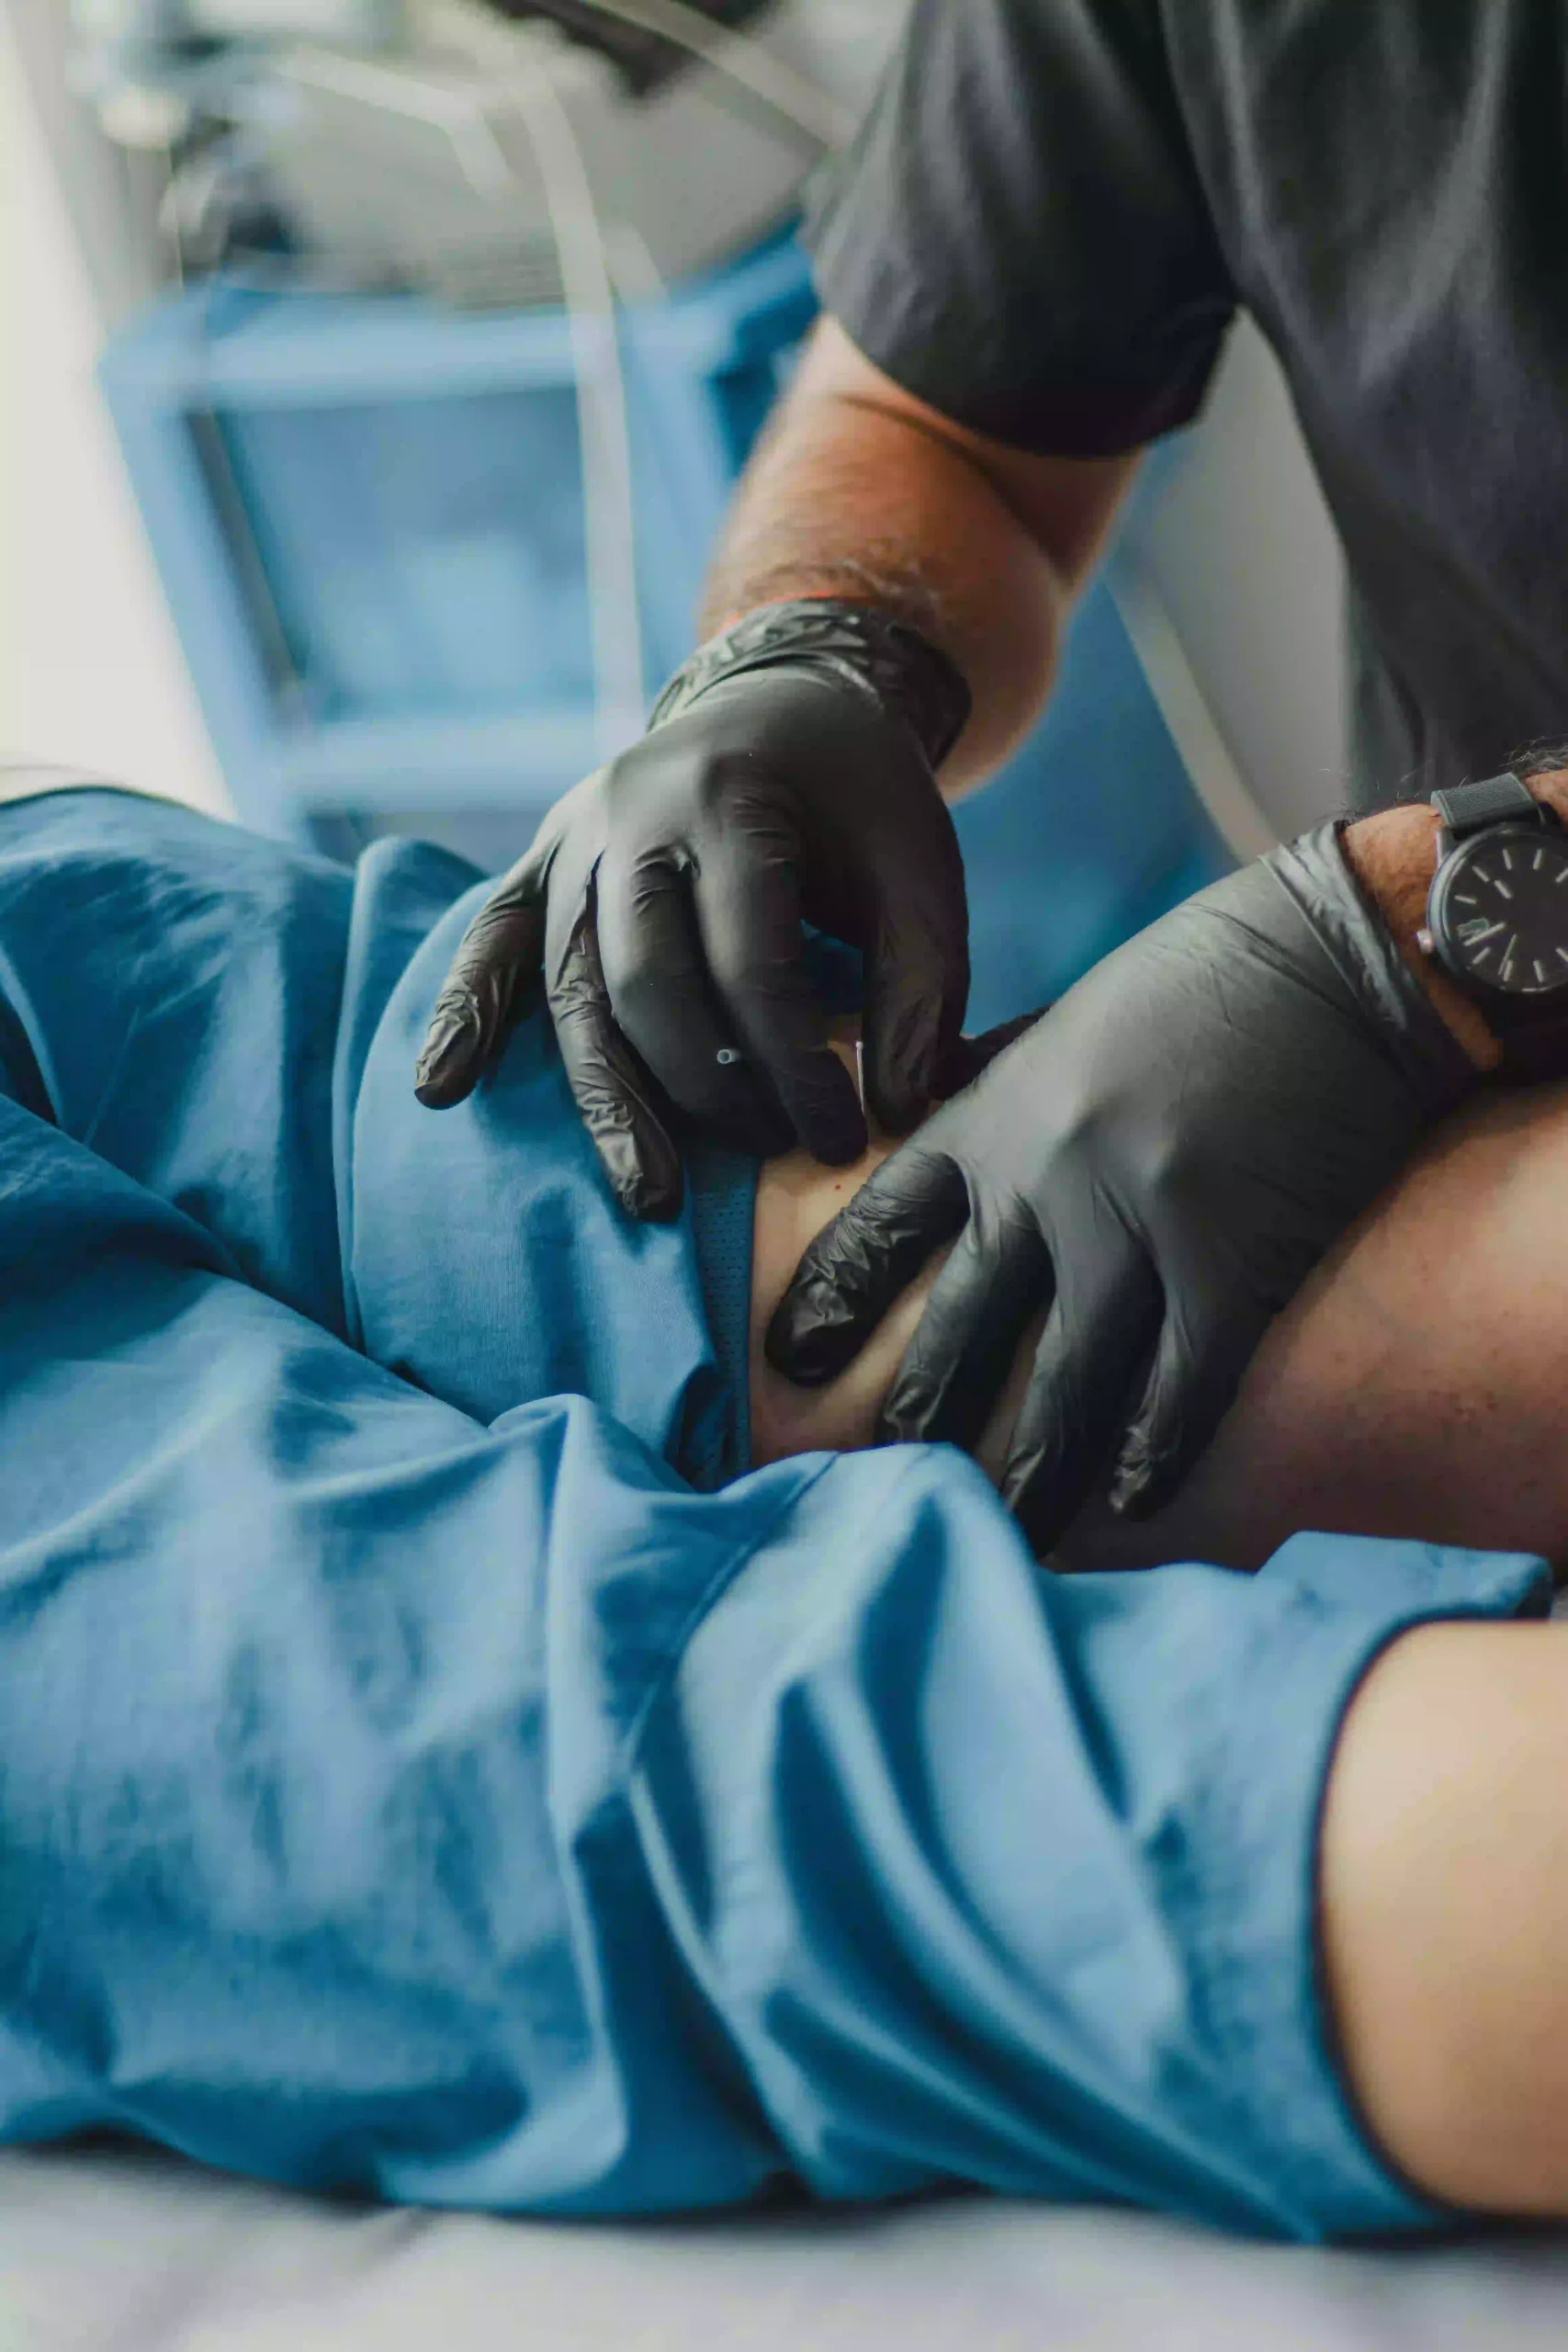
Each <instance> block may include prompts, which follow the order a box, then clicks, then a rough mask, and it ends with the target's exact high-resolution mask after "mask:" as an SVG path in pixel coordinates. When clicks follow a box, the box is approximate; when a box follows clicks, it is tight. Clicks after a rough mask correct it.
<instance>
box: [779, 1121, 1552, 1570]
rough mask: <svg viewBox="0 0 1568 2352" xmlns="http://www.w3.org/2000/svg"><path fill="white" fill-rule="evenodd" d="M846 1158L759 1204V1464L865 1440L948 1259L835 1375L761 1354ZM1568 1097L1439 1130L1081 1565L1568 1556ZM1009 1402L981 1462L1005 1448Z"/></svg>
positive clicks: (1086, 1522) (803, 1167) (790, 1175)
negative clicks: (1340, 1555) (1301, 1557)
mask: <svg viewBox="0 0 1568 2352" xmlns="http://www.w3.org/2000/svg"><path fill="white" fill-rule="evenodd" d="M888 1148H889V1147H888V1146H887V1145H886V1144H878V1145H876V1146H875V1147H874V1148H873V1150H872V1151H871V1152H870V1153H868V1154H867V1156H866V1158H865V1159H864V1160H863V1161H861V1162H859V1163H857V1165H856V1166H855V1167H853V1168H849V1169H840V1170H826V1169H821V1168H818V1167H817V1166H816V1165H815V1163H813V1162H811V1161H809V1160H807V1159H805V1158H804V1156H803V1155H801V1156H797V1157H795V1158H792V1159H786V1160H780V1161H775V1162H773V1163H771V1164H770V1165H769V1167H767V1168H766V1169H764V1170H763V1172H762V1180H761V1188H760V1192H759V1197H758V1204H757V1224H756V1238H755V1264H754V1270H753V1271H754V1279H753V1288H752V1335H753V1349H752V1427H753V1442H754V1446H755V1449H756V1453H757V1457H758V1459H759V1460H762V1461H767V1460H771V1459H773V1458H774V1457H775V1456H776V1455H778V1454H782V1453H801V1452H804V1451H806V1450H807V1449H810V1448H814V1447H817V1446H831V1447H853V1446H863V1445H867V1444H869V1443H870V1442H872V1437H873V1433H874V1426H875V1419H876V1414H877V1410H878V1408H879V1407H880V1405H881V1402H882V1399H883V1397H885V1396H886V1392H887V1388H888V1386H889V1385H890V1383H891V1380H892V1376H893V1373H894V1369H895V1367H896V1365H897V1361H898V1358H899V1356H900V1354H901V1352H902V1351H903V1348H904V1345H905V1343H906V1341H907V1340H908V1335H909V1333H910V1331H911V1330H912V1329H913V1328H914V1324H915V1321H916V1319H917V1318H918V1316H919V1307H920V1305H921V1303H922V1301H923V1298H924V1295H925V1291H926V1288H927V1287H928V1285H929V1283H930V1281H931V1278H932V1277H933V1275H934V1272H935V1263H934V1261H933V1264H932V1265H931V1267H929V1268H928V1269H927V1272H926V1274H925V1275H924V1276H923V1277H922V1279H921V1281H920V1282H919V1283H916V1284H914V1285H912V1286H911V1288H910V1290H909V1291H908V1292H906V1294H905V1295H904V1297H903V1298H902V1299H901V1300H900V1301H899V1303H898V1305H897V1307H896V1308H895V1309H894V1311H893V1313H892V1314H891V1315H890V1316H889V1317H887V1319H886V1323H885V1324H884V1326H883V1328H882V1329H881V1330H880V1331H879V1332H878V1333H877V1335H876V1339H875V1340H874V1342H873V1344H872V1345H871V1346H870V1347H868V1348H867V1349H866V1351H865V1353H864V1354H863V1356H862V1358H861V1359H860V1361H859V1362H858V1363H856V1364H854V1365H852V1367H851V1368H850V1370H849V1372H848V1373H847V1374H845V1375H844V1376H843V1378H842V1379H840V1381H838V1382H836V1383H834V1384H833V1385H832V1386H830V1387H828V1388H825V1389H819V1390H816V1391H805V1390H801V1389H796V1388H794V1387H792V1386H791V1385H790V1384H789V1383H788V1382H787V1381H784V1380H782V1379H780V1378H779V1376H778V1375H777V1374H774V1373H772V1372H770V1371H769V1370H768V1369H767V1367H766V1365H765V1364H764V1363H763V1362H762V1359H761V1333H762V1331H763V1330H764V1329H765V1328H766V1322H767V1317H768V1314H769V1312H770V1311H771V1309H772V1306H773V1302H774V1301H775V1299H776V1298H777V1297H778V1296H779V1295H781V1294H782V1291H783V1289H784V1284H785V1283H786V1282H787V1281H788V1278H789V1275H790V1272H792V1270H793V1267H794V1264H795V1259H796V1258H797V1256H798V1254H799V1251H800V1250H801V1249H802V1248H803V1247H804V1245H805V1243H806V1241H807V1239H809V1238H810V1237H811V1235H812V1234H814V1233H815V1232H816V1231H817V1230H818V1228H819V1227H821V1226H822V1225H824V1224H825V1223H826V1222H827V1220H828V1218H829V1217H830V1216H832V1215H833V1214H834V1213H835V1212H836V1211H837V1210H838V1209H839V1208H840V1207H841V1206H842V1205H843V1203H844V1202H845V1201H846V1200H848V1199H849V1198H850V1197H851V1195H852V1193H854V1192H855V1191H856V1190H857V1189H858V1187H859V1186H860V1185H861V1184H862V1183H863V1182H865V1179H866V1177H867V1176H868V1175H869V1174H870V1172H871V1170H872V1169H873V1168H874V1166H875V1165H876V1163H877V1160H878V1159H881V1158H882V1157H884V1156H885V1154H886V1150H887V1149H888ZM1565 1398H1568V1086H1552V1087H1535V1088H1529V1089H1515V1090H1507V1091H1503V1090H1498V1091H1495V1092H1493V1093H1490V1094H1489V1095H1487V1096H1486V1097H1484V1098H1483V1099H1482V1100H1481V1101H1479V1102H1478V1103H1476V1104H1475V1105H1474V1106H1472V1108H1471V1109H1469V1110H1468V1111H1466V1112H1465V1113H1463V1114H1461V1115H1460V1116H1459V1117H1457V1118H1455V1119H1454V1120H1452V1121H1450V1122H1449V1123H1448V1124H1447V1125H1444V1126H1443V1127H1442V1128H1440V1129H1439V1130H1438V1132H1437V1133H1436V1134H1435V1135H1434V1136H1432V1138H1431V1140H1430V1141H1429V1142H1428V1144H1427V1147H1426V1148H1425V1149H1424V1150H1423V1151H1422V1152H1421V1153H1420V1154H1419V1155H1418V1157H1417V1158H1416V1160H1415V1161H1414V1162H1413V1163H1412V1165H1411V1167H1410V1168H1409V1169H1408V1170H1406V1172H1405V1174H1404V1176H1403V1178H1402V1179H1401V1180H1400V1182H1398V1183H1397V1184H1396V1185H1395V1186H1394V1187H1393V1189H1392V1190H1391V1191H1390V1192H1388V1193H1385V1194H1384V1195H1383V1197H1382V1200H1380V1201H1379V1202H1378V1203H1377V1204H1375V1205H1374V1206H1373V1208H1372V1209H1371V1211H1370V1212H1369V1213H1368V1215H1367V1216H1365V1217H1364V1218H1363V1219H1362V1220H1361V1222H1360V1223H1359V1225H1358V1226H1357V1227H1354V1228H1353V1229H1352V1231H1351V1232H1350V1234H1349V1235H1348V1236H1347V1238H1345V1239H1344V1240H1343V1241H1342V1242H1340V1243H1339V1244H1338V1245H1337V1248H1336V1249H1335V1250H1333V1251H1331V1253H1330V1254H1329V1256H1328V1257H1327V1258H1326V1259H1325V1261H1324V1263H1323V1265H1322V1266H1321V1267H1320V1268H1319V1269H1318V1271H1317V1272H1316V1273H1315V1274H1314V1276H1313V1278H1312V1280H1311V1281H1310V1282H1309V1283H1307V1285H1306V1287H1305V1288H1304V1289H1303V1292H1302V1293H1301V1295H1299V1296H1298V1297H1297V1299H1296V1300H1295V1301H1294V1302H1293V1304H1292V1306H1290V1307H1289V1308H1288V1309H1287V1310H1286V1312H1285V1313H1284V1314H1283V1315H1281V1316H1280V1319H1279V1321H1278V1322H1277V1323H1276V1324H1275V1326H1274V1328H1273V1329H1272V1330H1271V1331H1270V1333H1269V1337H1268V1339H1267V1340H1265V1342H1264V1345H1263V1347H1262V1349H1261V1351H1259V1353H1258V1357H1257V1358H1256V1360H1255V1361H1254V1363H1253V1364H1252V1366H1251V1369H1250V1371H1249V1372H1248V1374H1247V1379H1246V1381H1245V1382H1244V1384H1243V1386H1242V1390H1241V1394H1240V1397H1238V1399H1237V1401H1236V1403H1235V1406H1234V1408H1232V1410H1231V1412H1230V1414H1229V1416H1228V1418H1227V1419H1226V1420H1225V1422H1224V1425H1223V1427H1222V1428H1221V1430H1220V1432H1219V1435H1218V1437H1217V1438H1216V1440H1215V1442H1214V1443H1213V1446H1212V1447H1211V1448H1210V1450H1209V1453H1208V1454H1207V1455H1206V1456H1205V1458H1204V1460H1203V1461H1202V1462H1201V1464H1199V1466H1198V1469H1197V1470H1196V1471H1195V1472H1194V1474H1193V1476H1192V1477H1191V1479H1190V1482H1189V1484H1188V1486H1187V1487H1186V1488H1185V1489H1184V1490H1183V1492H1182V1493H1181V1494H1180V1495H1179V1496H1178V1497H1177V1498H1176V1500H1175V1502H1174V1503H1173V1504H1172V1505H1171V1506H1170V1507H1169V1508H1168V1510H1165V1511H1163V1512H1161V1513H1160V1514H1159V1515H1158V1516H1157V1517H1156V1518H1154V1519H1152V1520H1148V1521H1143V1522H1141V1523H1139V1522H1129V1521H1124V1520H1119V1519H1117V1518H1115V1517H1113V1516H1112V1514H1111V1512H1110V1511H1109V1510H1106V1509H1104V1508H1098V1509H1091V1510H1089V1511H1087V1512H1086V1513H1085V1514H1084V1516H1083V1518H1082V1519H1081V1520H1080V1521H1079V1522H1078V1524H1077V1527H1076V1528H1074V1530H1073V1531H1072V1532H1071V1535H1070V1536H1069V1537H1068V1539H1067V1541H1066V1544H1064V1545H1063V1547H1062V1550H1061V1554H1060V1555H1059V1556H1060V1558H1061V1560H1062V1562H1063V1564H1064V1565H1066V1566H1073V1567H1146V1566H1154V1565H1156V1564H1157V1563H1159V1562H1161V1561H1168V1560H1177V1559H1200V1560H1210V1561H1214V1562H1217V1563H1219V1564H1221V1565H1223V1566H1234V1567H1257V1566H1260V1565H1261V1563H1262V1562H1263V1561H1264V1560H1265V1559H1267V1557H1268V1556H1269V1553H1270V1552H1272V1551H1273V1550H1274V1549H1275V1548H1276V1547H1277V1546H1278V1545H1279V1544H1280V1543H1282V1542H1283V1541H1284V1539H1285V1538H1286V1537H1287V1536H1288V1535H1291V1534H1293V1533H1294V1532H1296V1531H1297V1530H1298V1529H1301V1528H1303V1527H1310V1528H1320V1529H1326V1530H1330V1531H1334V1532H1345V1533H1353V1534H1364V1535H1408V1536H1419V1537H1423V1538H1426V1539H1427V1540H1429V1541H1432V1542H1441V1543H1453V1544H1473V1545H1475V1546H1477V1547H1478V1548H1482V1549H1489V1550H1500V1549H1507V1550H1515V1549H1517V1550H1525V1551H1540V1552H1542V1553H1544V1554H1545V1555H1547V1557H1548V1558H1550V1559H1551V1560H1553V1561H1562V1562H1564V1563H1568V1442H1564V1432H1563V1424H1564V1414H1565V1406H1564V1399H1565ZM1008 1417H1009V1416H1008V1410H1007V1406H1006V1404H1005V1403H1004V1408H1003V1410H1002V1413H1001V1415H1000V1416H999V1417H998V1424H997V1426H996V1428H995V1430H993V1432H992V1439H993V1441H994V1442H992V1443H990V1444H987V1447H986V1448H984V1449H983V1452H982V1458H985V1456H986V1455H987V1454H991V1455H992V1456H993V1457H994V1456H996V1455H997V1454H998V1453H999V1451H1000V1445H1001V1441H1002V1439H1003V1438H1004V1437H1005V1430H1006V1422H1007V1419H1008Z"/></svg>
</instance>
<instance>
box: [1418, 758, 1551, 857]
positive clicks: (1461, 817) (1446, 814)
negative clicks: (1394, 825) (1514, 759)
mask: <svg viewBox="0 0 1568 2352" xmlns="http://www.w3.org/2000/svg"><path fill="white" fill-rule="evenodd" d="M1432 807H1433V808H1434V809H1436V810H1437V813H1438V823H1439V824H1440V825H1441V826H1442V828H1443V830H1444V831H1445V832H1447V833H1449V834H1450V835H1451V836H1452V838H1453V839H1454V840H1455V841H1456V842H1461V841H1463V840H1465V838H1466V837H1467V836H1468V835H1469V834H1471V833H1479V832H1480V831H1483V828H1484V827H1485V826H1487V825H1498V824H1502V823H1503V822H1504V821H1505V820H1512V821H1513V822H1514V823H1515V824H1518V823H1521V822H1522V823H1527V824H1529V823H1533V824H1540V823H1541V822H1542V817H1543V812H1542V809H1541V805H1540V801H1539V800H1538V799H1537V798H1536V797H1535V795H1534V793H1533V792H1531V790H1530V789H1529V786H1528V785H1525V784H1521V783H1520V781H1519V779H1518V777H1517V775H1514V773H1513V771H1512V770H1511V769H1505V770H1504V772H1503V774H1502V775H1488V776H1483V777H1482V779H1481V781H1480V782H1479V783H1478V784H1456V785H1451V786H1450V787H1449V789H1448V790H1447V791H1446V792H1434V793H1433V795H1432Z"/></svg>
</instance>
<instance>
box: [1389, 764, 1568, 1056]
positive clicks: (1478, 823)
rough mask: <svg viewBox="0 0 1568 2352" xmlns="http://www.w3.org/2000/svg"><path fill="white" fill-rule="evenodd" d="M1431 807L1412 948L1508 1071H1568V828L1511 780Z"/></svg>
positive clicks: (1452, 795)
mask: <svg viewBox="0 0 1568 2352" xmlns="http://www.w3.org/2000/svg"><path fill="white" fill-rule="evenodd" d="M1431 805H1432V807H1433V808H1434V809H1436V811H1437V813H1438V823H1439V827H1440V831H1438V852H1437V855H1438V865H1437V872H1436V873H1435V874H1434V875H1433V876H1432V886H1431V888H1430V890H1429V891H1428V892H1427V922H1426V926H1425V928H1424V929H1423V930H1421V931H1418V932H1417V933H1416V946H1417V947H1418V948H1419V949H1420V950H1421V952H1422V954H1423V955H1425V956H1431V957H1432V958H1433V960H1434V961H1435V962H1436V963H1438V964H1439V965H1440V966H1441V967H1442V968H1443V970H1444V971H1445V972H1446V973H1447V974H1448V976H1449V978H1450V979H1451V980H1452V981H1453V982H1454V983H1455V985H1456V986H1457V987H1459V988H1461V989H1462V990H1463V991H1464V993H1465V995H1466V996H1467V997H1469V998H1470V999H1471V1000H1472V1002H1473V1003H1475V1004H1476V1005H1478V1006H1479V1007H1480V1009H1481V1011H1482V1012H1483V1013H1484V1014H1485V1016H1486V1020H1487V1023H1488V1026H1489V1027H1490V1028H1491V1030H1492V1032H1493V1035H1495V1037H1496V1039H1497V1040H1498V1043H1499V1044H1500V1045H1501V1046H1502V1048H1503V1068H1504V1069H1506V1070H1508V1071H1511V1072H1513V1073H1515V1074H1516V1075H1517V1076H1520V1077H1546V1076H1549V1075H1552V1074H1555V1073H1556V1072H1558V1071H1568V831H1564V829H1563V827H1562V824H1561V823H1560V822H1559V820H1558V818H1557V815H1556V812H1555V810H1553V809H1549V808H1546V807H1545V806H1543V804H1542V803H1541V802H1540V801H1539V800H1537V799H1536V798H1535V797H1534V795H1533V794H1532V793H1531V792H1530V791H1529V789H1528V788H1527V786H1525V785H1523V784H1522V783H1521V782H1520V781H1519V778H1518V777H1517V775H1511V774H1505V775H1490V776H1486V777H1484V778H1483V780H1482V781H1481V782H1480V783H1479V784H1461V785H1457V786H1454V788H1453V789H1452V790H1451V791H1448V792H1434V793H1433V795H1432V803H1431Z"/></svg>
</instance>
